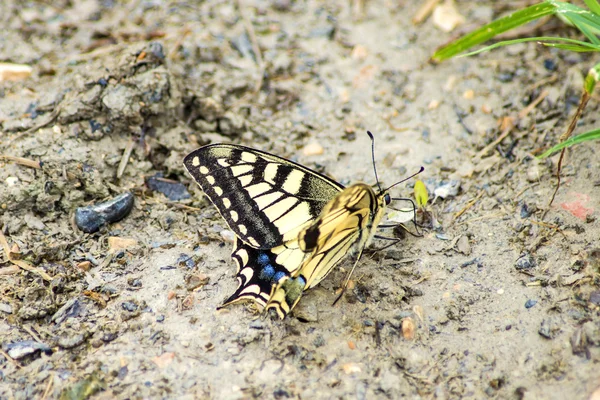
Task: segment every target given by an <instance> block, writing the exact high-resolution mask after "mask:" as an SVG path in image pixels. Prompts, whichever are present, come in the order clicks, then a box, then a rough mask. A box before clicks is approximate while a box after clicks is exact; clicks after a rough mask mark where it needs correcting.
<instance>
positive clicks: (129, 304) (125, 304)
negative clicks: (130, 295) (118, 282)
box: [121, 301, 138, 312]
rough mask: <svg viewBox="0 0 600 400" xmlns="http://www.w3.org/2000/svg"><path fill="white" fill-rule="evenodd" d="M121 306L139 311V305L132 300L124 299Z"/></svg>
mask: <svg viewBox="0 0 600 400" xmlns="http://www.w3.org/2000/svg"><path fill="white" fill-rule="evenodd" d="M121 308H122V309H123V310H125V311H129V312H134V311H137V309H138V305H137V304H135V303H133V302H131V301H124V302H122V303H121Z"/></svg>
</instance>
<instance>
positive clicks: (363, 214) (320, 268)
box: [266, 184, 383, 318]
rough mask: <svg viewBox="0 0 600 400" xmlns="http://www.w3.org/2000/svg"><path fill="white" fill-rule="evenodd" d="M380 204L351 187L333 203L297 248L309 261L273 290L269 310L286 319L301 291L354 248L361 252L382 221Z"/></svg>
mask: <svg viewBox="0 0 600 400" xmlns="http://www.w3.org/2000/svg"><path fill="white" fill-rule="evenodd" d="M379 203H380V202H379V201H378V198H377V195H376V194H375V193H374V192H373V190H372V189H371V188H370V187H369V186H367V185H364V184H356V185H353V186H350V187H348V188H346V189H344V190H343V191H342V192H341V193H339V194H338V195H337V196H336V197H335V198H334V199H333V200H331V201H330V202H329V203H328V204H327V205H326V206H325V207H324V209H323V211H322V213H321V215H320V216H319V217H318V218H317V219H315V221H313V222H312V223H311V224H310V225H309V226H308V227H306V228H305V229H304V230H302V232H301V233H300V235H299V237H298V245H299V247H300V250H302V251H305V252H306V257H305V258H304V261H303V262H302V264H301V265H300V267H299V268H298V269H297V271H296V272H295V273H293V274H292V275H291V276H290V277H289V278H287V277H286V278H284V279H282V280H280V281H278V283H277V284H276V285H275V286H274V287H273V293H272V295H271V297H270V299H269V302H268V303H267V306H266V307H267V309H271V308H272V309H275V310H276V311H277V313H278V314H279V315H280V317H282V318H283V317H284V316H285V315H286V314H287V313H288V312H289V311H290V310H291V309H293V308H294V306H295V305H296V304H297V303H298V301H299V300H300V297H301V296H302V291H303V290H306V289H309V288H311V287H313V286H315V285H316V284H317V283H319V282H320V281H321V280H322V279H323V278H325V277H326V276H327V274H329V273H330V272H331V270H332V269H333V268H334V267H335V266H336V265H338V264H339V262H340V261H341V260H342V259H343V258H344V257H345V256H346V255H347V254H348V253H349V252H350V251H351V249H352V247H353V246H357V247H359V248H360V250H361V251H362V248H363V247H364V246H365V244H366V243H367V240H368V238H369V237H370V236H371V235H372V234H373V231H374V230H375V228H376V223H378V222H379V219H381V215H382V213H383V209H382V208H381V207H380V206H379ZM373 222H376V223H375V224H373Z"/></svg>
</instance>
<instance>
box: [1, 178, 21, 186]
mask: <svg viewBox="0 0 600 400" xmlns="http://www.w3.org/2000/svg"><path fill="white" fill-rule="evenodd" d="M4 182H6V186H15V185H16V184H17V183H19V178H17V177H16V176H9V177H8V178H6V179H5V180H4Z"/></svg>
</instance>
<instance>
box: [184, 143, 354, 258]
mask: <svg viewBox="0 0 600 400" xmlns="http://www.w3.org/2000/svg"><path fill="white" fill-rule="evenodd" d="M183 163H184V165H185V167H186V169H187V170H188V172H189V173H190V175H191V176H192V177H193V178H194V180H195V181H196V182H197V183H198V184H199V185H200V187H201V188H202V190H203V191H204V193H205V194H206V195H207V196H208V198H209V199H210V201H211V202H212V203H213V204H214V205H215V206H216V207H217V209H218V210H219V213H220V214H221V216H222V217H223V219H225V221H226V223H227V225H228V226H229V228H230V229H231V230H232V231H233V232H234V233H235V234H236V236H237V237H238V238H239V239H240V240H242V241H243V242H244V243H246V244H248V245H250V246H251V247H254V248H256V249H272V248H274V247H277V246H280V245H283V244H284V243H285V242H288V241H290V240H296V239H297V238H298V234H299V233H300V231H301V230H302V228H303V227H304V226H306V225H307V224H309V223H310V222H311V221H313V220H314V219H315V218H317V217H318V216H319V214H320V213H321V211H322V209H323V208H324V207H325V205H326V204H327V203H328V202H329V201H330V200H331V199H332V198H334V197H335V196H336V195H337V194H338V193H339V192H340V191H341V190H342V189H343V186H342V185H340V184H339V183H337V182H335V181H333V180H331V179H329V178H327V177H326V176H324V175H321V174H319V173H317V172H315V171H312V170H310V169H308V168H306V167H304V166H302V165H300V164H297V163H294V162H292V161H289V160H286V159H283V158H280V157H277V156H274V155H272V154H269V153H265V152H262V151H259V150H256V149H251V148H248V147H244V146H239V145H228V144H212V145H207V146H204V147H201V148H199V149H198V150H196V151H193V152H192V153H190V154H188V155H187V156H186V157H185V159H184V161H183Z"/></svg>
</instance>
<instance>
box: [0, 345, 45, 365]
mask: <svg viewBox="0 0 600 400" xmlns="http://www.w3.org/2000/svg"><path fill="white" fill-rule="evenodd" d="M2 348H3V350H4V351H6V352H7V353H8V355H9V356H11V357H12V358H14V359H15V360H18V359H20V358H23V357H25V356H27V355H29V354H33V353H35V352H37V351H39V350H41V351H43V352H44V353H46V354H51V353H52V349H51V348H50V346H48V345H47V344H44V343H39V342H36V341H33V340H22V341H20V342H15V343H8V344H5V345H3V346H2Z"/></svg>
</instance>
